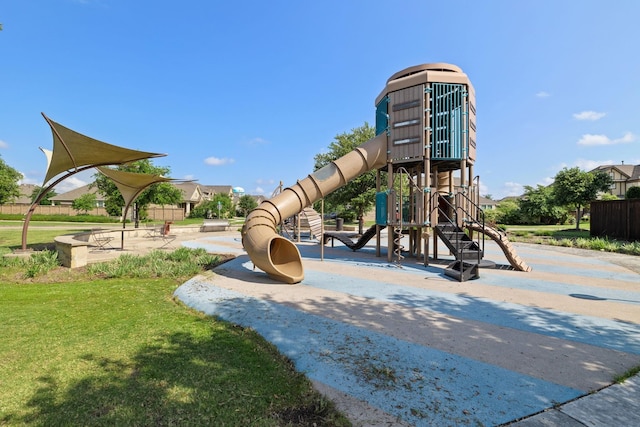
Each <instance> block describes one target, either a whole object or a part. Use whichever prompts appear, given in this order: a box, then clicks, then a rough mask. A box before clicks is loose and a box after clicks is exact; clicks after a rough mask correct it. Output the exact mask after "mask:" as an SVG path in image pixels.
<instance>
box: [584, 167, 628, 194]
mask: <svg viewBox="0 0 640 427" xmlns="http://www.w3.org/2000/svg"><path fill="white" fill-rule="evenodd" d="M598 170H601V171H604V172H606V173H608V174H609V176H610V177H611V179H612V180H613V184H611V189H610V190H609V193H610V194H613V195H614V196H618V198H620V199H624V197H625V194H626V193H627V190H628V189H629V188H631V187H640V165H635V166H634V165H625V164H624V162H623V163H622V164H619V165H602V166H598V167H597V168H595V169H593V170H592V171H590V172H595V171H598Z"/></svg>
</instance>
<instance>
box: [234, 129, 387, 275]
mask: <svg viewBox="0 0 640 427" xmlns="http://www.w3.org/2000/svg"><path fill="white" fill-rule="evenodd" d="M386 161H387V136H386V134H385V133H381V134H380V135H378V136H376V137H375V138H373V139H370V140H369V141H367V142H365V143H364V144H362V145H360V146H359V147H357V148H356V149H354V150H353V151H351V152H349V153H347V154H346V155H344V156H342V157H340V158H339V159H337V160H335V161H334V162H331V163H330V164H328V165H326V166H324V167H323V168H321V169H318V170H317V171H315V172H314V173H312V174H311V175H309V176H308V177H306V178H305V179H303V180H302V181H298V182H297V183H296V184H295V185H293V186H291V187H287V188H285V189H284V190H283V191H282V193H280V194H278V195H277V196H275V197H274V198H272V199H269V200H265V201H264V202H262V203H261V204H260V205H259V206H258V207H257V208H255V209H254V210H252V211H251V212H250V213H249V215H248V216H247V220H246V221H245V224H244V227H243V228H242V245H243V246H244V249H245V250H246V251H247V254H249V258H251V261H253V264H254V265H255V266H256V267H258V268H260V269H261V270H262V271H264V272H265V273H267V274H268V275H269V277H271V278H272V279H274V280H277V281H280V282H284V283H289V284H293V283H298V282H301V281H302V279H304V269H303V268H302V259H301V257H300V252H299V251H298V248H297V247H296V245H295V244H293V243H292V242H291V241H289V240H288V239H286V238H284V237H282V236H280V235H278V233H277V231H276V226H277V224H280V223H281V222H282V221H283V220H285V219H286V218H289V217H290V216H293V215H295V214H297V213H299V212H300V211H302V209H304V208H305V207H307V206H310V205H311V204H312V203H314V202H316V201H318V200H320V199H322V198H324V197H325V196H326V195H327V194H329V193H331V192H333V191H335V190H337V189H338V188H340V187H342V186H344V185H345V184H347V183H348V182H349V181H351V180H352V179H354V178H356V177H357V176H359V175H361V174H363V173H365V172H367V171H370V170H372V169H378V168H380V167H382V166H384V165H385V163H386Z"/></svg>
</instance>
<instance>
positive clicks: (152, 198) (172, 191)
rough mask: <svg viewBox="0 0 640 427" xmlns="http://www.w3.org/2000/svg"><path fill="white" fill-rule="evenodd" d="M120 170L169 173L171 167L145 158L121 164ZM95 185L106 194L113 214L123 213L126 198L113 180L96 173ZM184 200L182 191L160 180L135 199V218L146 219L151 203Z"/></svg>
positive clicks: (109, 211)
mask: <svg viewBox="0 0 640 427" xmlns="http://www.w3.org/2000/svg"><path fill="white" fill-rule="evenodd" d="M117 169H118V170H121V171H125V172H133V173H145V174H150V175H161V176H167V175H169V172H170V168H169V167H159V166H154V165H153V163H152V162H151V160H149V159H144V160H138V161H136V162H131V163H127V164H124V165H119V166H118V167H117ZM94 178H95V182H94V183H93V184H92V185H95V186H96V187H97V188H98V191H99V192H100V194H102V195H103V196H105V202H104V207H105V209H106V210H107V212H108V213H109V215H111V216H119V215H122V208H123V207H124V199H123V198H122V194H120V191H119V190H118V187H116V185H115V184H114V183H113V181H112V180H111V179H110V178H108V177H106V176H105V175H103V174H101V173H97V174H95V175H94ZM181 200H182V192H181V191H180V190H179V189H177V188H176V187H175V186H173V185H171V184H169V183H168V182H160V183H156V184H152V185H150V186H149V187H147V188H146V189H145V190H144V191H143V192H142V193H140V195H138V197H137V198H136V200H135V204H134V209H136V212H135V218H137V219H138V220H140V219H146V217H147V207H148V206H149V205H150V204H152V203H153V204H157V205H162V206H164V205H170V204H177V203H180V201H181Z"/></svg>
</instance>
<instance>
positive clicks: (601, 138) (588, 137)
mask: <svg viewBox="0 0 640 427" xmlns="http://www.w3.org/2000/svg"><path fill="white" fill-rule="evenodd" d="M635 140H636V136H635V135H634V134H632V133H631V132H627V133H625V134H624V135H623V136H622V138H617V139H611V138H609V137H608V136H607V135H593V134H590V133H587V134H584V135H582V137H581V138H580V139H579V140H578V145H615V144H627V143H629V142H633V141H635Z"/></svg>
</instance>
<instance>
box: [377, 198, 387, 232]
mask: <svg viewBox="0 0 640 427" xmlns="http://www.w3.org/2000/svg"><path fill="white" fill-rule="evenodd" d="M376 224H378V225H387V192H386V191H381V192H379V193H376Z"/></svg>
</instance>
